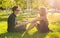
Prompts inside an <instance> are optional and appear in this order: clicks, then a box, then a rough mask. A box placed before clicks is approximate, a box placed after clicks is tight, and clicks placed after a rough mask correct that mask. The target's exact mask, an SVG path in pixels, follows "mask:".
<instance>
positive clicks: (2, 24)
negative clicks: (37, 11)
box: [0, 13, 60, 38]
mask: <svg viewBox="0 0 60 38" xmlns="http://www.w3.org/2000/svg"><path fill="white" fill-rule="evenodd" d="M59 16H60V14H48V18H49V23H50V25H49V28H50V29H51V30H53V31H54V32H49V33H37V32H36V31H37V29H36V28H35V27H34V28H33V29H31V30H30V31H29V32H28V33H20V32H17V33H8V32H7V18H8V15H6V14H5V13H0V38H60V18H59ZM29 20H32V19H29ZM28 25H29V24H28Z"/></svg>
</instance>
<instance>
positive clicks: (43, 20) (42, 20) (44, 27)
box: [27, 8, 50, 33]
mask: <svg viewBox="0 0 60 38" xmlns="http://www.w3.org/2000/svg"><path fill="white" fill-rule="evenodd" d="M39 14H40V16H39V17H37V18H36V19H34V20H33V21H31V25H30V26H29V27H28V29H27V31H28V30H30V29H32V28H33V27H34V26H36V28H37V30H38V31H39V32H42V33H46V32H49V31H50V30H49V28H48V25H49V23H48V19H47V15H46V9H45V8H41V9H40V11H39ZM37 21H39V24H38V23H37Z"/></svg>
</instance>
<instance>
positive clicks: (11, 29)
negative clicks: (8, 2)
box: [7, 13, 17, 31]
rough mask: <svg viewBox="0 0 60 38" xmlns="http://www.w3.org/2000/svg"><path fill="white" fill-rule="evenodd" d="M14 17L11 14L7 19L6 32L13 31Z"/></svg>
mask: <svg viewBox="0 0 60 38" xmlns="http://www.w3.org/2000/svg"><path fill="white" fill-rule="evenodd" d="M16 23H17V22H16V15H15V14H14V13H12V14H11V15H10V16H9V18H8V29H7V30H8V31H13V30H14V27H15V26H16Z"/></svg>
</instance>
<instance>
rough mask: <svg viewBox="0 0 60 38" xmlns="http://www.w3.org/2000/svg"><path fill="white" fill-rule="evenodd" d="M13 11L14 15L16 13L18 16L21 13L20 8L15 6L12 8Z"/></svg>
mask: <svg viewBox="0 0 60 38" xmlns="http://www.w3.org/2000/svg"><path fill="white" fill-rule="evenodd" d="M12 11H13V13H14V14H15V15H17V14H18V13H19V11H20V9H19V6H14V7H13V8H12Z"/></svg>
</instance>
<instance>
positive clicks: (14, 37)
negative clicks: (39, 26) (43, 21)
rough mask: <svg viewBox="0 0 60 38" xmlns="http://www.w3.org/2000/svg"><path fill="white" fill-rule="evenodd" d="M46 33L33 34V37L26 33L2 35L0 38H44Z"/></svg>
mask: <svg viewBox="0 0 60 38" xmlns="http://www.w3.org/2000/svg"><path fill="white" fill-rule="evenodd" d="M46 34H47V33H35V34H33V35H29V34H28V33H25V34H24V33H20V32H17V33H16V32H14V33H8V32H7V33H4V34H1V35H0V38H44V37H45V36H46Z"/></svg>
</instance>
